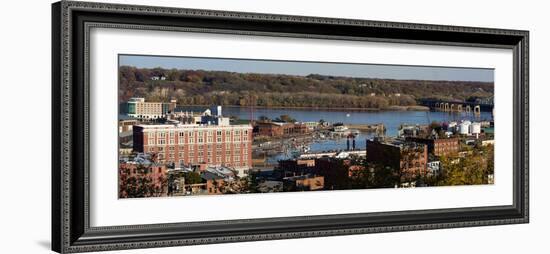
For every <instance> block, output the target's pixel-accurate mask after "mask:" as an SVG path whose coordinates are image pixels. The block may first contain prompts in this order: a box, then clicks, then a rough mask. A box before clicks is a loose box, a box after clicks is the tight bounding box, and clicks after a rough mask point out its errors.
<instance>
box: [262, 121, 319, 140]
mask: <svg viewBox="0 0 550 254" xmlns="http://www.w3.org/2000/svg"><path fill="white" fill-rule="evenodd" d="M254 131H255V133H256V135H258V136H266V137H282V136H289V135H299V134H306V133H308V132H310V129H309V128H308V127H307V125H306V124H305V123H281V122H270V121H266V122H256V123H255V130H254Z"/></svg>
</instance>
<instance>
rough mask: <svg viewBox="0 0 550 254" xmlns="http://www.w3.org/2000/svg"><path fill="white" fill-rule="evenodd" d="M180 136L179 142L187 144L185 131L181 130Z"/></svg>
mask: <svg viewBox="0 0 550 254" xmlns="http://www.w3.org/2000/svg"><path fill="white" fill-rule="evenodd" d="M178 136H179V139H178V143H179V144H185V132H180V133H179V135H178Z"/></svg>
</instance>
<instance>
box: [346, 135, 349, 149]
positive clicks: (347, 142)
mask: <svg viewBox="0 0 550 254" xmlns="http://www.w3.org/2000/svg"><path fill="white" fill-rule="evenodd" d="M346 144H347V149H346V150H347V151H349V136H348V139H347V141H346Z"/></svg>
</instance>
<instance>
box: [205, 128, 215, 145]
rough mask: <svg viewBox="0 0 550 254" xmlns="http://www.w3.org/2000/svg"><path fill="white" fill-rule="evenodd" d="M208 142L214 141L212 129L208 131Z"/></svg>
mask: <svg viewBox="0 0 550 254" xmlns="http://www.w3.org/2000/svg"><path fill="white" fill-rule="evenodd" d="M206 141H207V142H208V143H212V142H214V137H213V132H212V131H208V133H207V140H206Z"/></svg>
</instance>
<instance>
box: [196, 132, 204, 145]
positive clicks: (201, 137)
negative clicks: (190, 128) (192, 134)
mask: <svg viewBox="0 0 550 254" xmlns="http://www.w3.org/2000/svg"><path fill="white" fill-rule="evenodd" d="M197 135H199V136H198V141H197V142H198V143H203V142H204V134H203V133H202V131H199V132H198V134H197Z"/></svg>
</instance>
